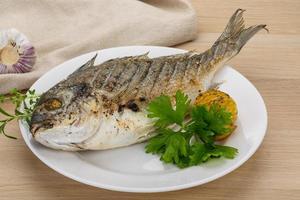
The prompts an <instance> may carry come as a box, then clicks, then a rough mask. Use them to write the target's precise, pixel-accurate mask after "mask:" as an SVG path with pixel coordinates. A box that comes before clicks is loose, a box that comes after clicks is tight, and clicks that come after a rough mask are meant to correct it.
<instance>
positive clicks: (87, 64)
mask: <svg viewBox="0 0 300 200" xmlns="http://www.w3.org/2000/svg"><path fill="white" fill-rule="evenodd" d="M97 56H98V54H97V53H96V55H95V56H94V57H93V58H92V59H90V60H89V61H87V62H86V63H85V64H84V65H82V66H81V67H79V68H78V69H77V70H76V71H75V72H79V71H82V70H84V69H87V68H89V67H92V66H94V63H95V60H96V58H97Z"/></svg>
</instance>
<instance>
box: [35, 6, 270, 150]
mask: <svg viewBox="0 0 300 200" xmlns="http://www.w3.org/2000/svg"><path fill="white" fill-rule="evenodd" d="M243 11H244V10H241V9H238V10H237V11H236V12H235V13H234V14H233V16H232V17H231V18H230V20H229V23H228V25H227V26H226V28H225V30H224V32H223V33H222V34H221V36H220V37H219V38H218V39H217V41H216V42H215V43H214V44H213V46H212V47H211V48H210V49H208V50H207V51H205V52H203V53H195V52H187V53H183V54H177V55H172V56H163V57H157V58H149V57H148V56H147V54H145V55H140V56H132V57H123V58H116V59H112V60H108V61H106V62H104V63H102V64H100V65H95V64H94V61H95V58H96V56H95V57H93V58H92V59H91V60H89V61H88V62H87V63H86V64H84V65H83V66H82V67H80V68H79V69H78V70H76V71H75V72H74V73H72V74H71V75H69V76H68V78H67V79H65V80H62V81H61V82H59V83H58V84H56V85H55V86H54V87H52V88H51V89H50V90H48V91H47V92H45V93H44V94H43V95H42V96H41V98H40V100H39V102H38V103H37V105H36V108H35V110H34V112H33V115H32V118H31V122H30V131H31V133H32V135H33V137H34V139H35V140H36V141H38V142H40V143H41V144H43V145H45V146H47V147H50V148H53V149H61V150H67V151H78V150H101V149H111V148H116V147H122V146H127V145H131V144H134V143H138V142H142V141H145V140H147V139H148V138H150V137H152V135H153V134H152V133H153V126H152V125H153V120H152V119H149V118H147V112H146V107H147V104H148V103H149V101H151V100H152V99H153V98H155V97H157V96H159V95H160V94H162V93H163V94H166V95H169V96H174V94H175V93H176V91H177V90H182V91H183V92H185V93H186V94H188V96H189V97H190V98H191V99H192V101H193V100H194V99H195V97H196V96H197V95H198V94H199V91H205V90H207V89H208V88H209V87H210V86H211V85H212V78H213V76H214V74H215V73H216V71H217V70H218V69H220V68H221V67H222V66H223V65H224V64H225V63H226V62H227V61H228V60H229V59H231V58H232V57H233V56H235V55H237V54H238V53H239V51H240V50H241V48H242V47H243V46H244V45H245V44H246V42H247V41H248V40H249V39H250V38H251V37H252V36H253V35H255V34H256V33H257V32H258V31H259V30H261V29H265V27H266V25H256V26H251V27H249V28H245V26H244V20H243V17H242V15H243Z"/></svg>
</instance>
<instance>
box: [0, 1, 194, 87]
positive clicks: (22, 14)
mask: <svg viewBox="0 0 300 200" xmlns="http://www.w3.org/2000/svg"><path fill="white" fill-rule="evenodd" d="M0 10H1V12H0V28H1V29H7V28H16V29H18V30H19V31H21V32H23V33H24V34H25V35H27V37H28V38H29V40H30V41H31V42H32V43H33V45H34V46H35V48H36V51H37V55H38V57H37V62H36V65H35V67H34V69H33V71H31V72H29V73H24V74H0V93H6V92H8V91H9V90H10V89H11V88H14V87H16V88H18V89H25V88H28V87H30V86H31V84H32V83H33V82H34V81H35V80H36V79H38V78H39V77H40V76H41V75H42V74H44V73H45V72H47V71H48V70H49V69H51V68H52V67H55V66H56V65H58V64H60V63H62V62H64V61H66V60H68V59H70V58H72V57H75V56H79V55H81V54H83V53H87V52H90V51H94V50H99V49H103V48H108V47H113V46H124V45H161V46H172V45H175V44H179V43H182V42H185V41H188V40H192V39H194V38H195V37H196V33H197V22H196V16H195V11H194V10H193V8H192V6H191V4H190V3H189V1H187V0H144V1H138V0H56V1H52V0H1V1H0Z"/></svg>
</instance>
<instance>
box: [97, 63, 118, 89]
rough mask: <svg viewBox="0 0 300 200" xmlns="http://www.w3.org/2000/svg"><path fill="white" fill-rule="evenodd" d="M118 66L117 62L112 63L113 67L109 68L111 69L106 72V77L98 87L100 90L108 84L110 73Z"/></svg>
mask: <svg viewBox="0 0 300 200" xmlns="http://www.w3.org/2000/svg"><path fill="white" fill-rule="evenodd" d="M118 66H119V65H118V62H117V63H115V64H114V65H113V68H111V69H110V70H109V73H108V75H107V76H106V79H105V80H104V82H103V84H102V86H101V87H100V88H99V89H100V90H101V89H105V87H106V88H108V87H109V86H110V83H111V80H109V79H110V77H111V75H112V73H113V72H114V71H115V69H116V68H117V67H118Z"/></svg>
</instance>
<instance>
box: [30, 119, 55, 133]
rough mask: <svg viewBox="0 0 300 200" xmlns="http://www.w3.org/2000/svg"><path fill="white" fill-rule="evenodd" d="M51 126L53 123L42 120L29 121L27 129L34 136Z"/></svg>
mask: <svg viewBox="0 0 300 200" xmlns="http://www.w3.org/2000/svg"><path fill="white" fill-rule="evenodd" d="M51 128H53V123H51V122H47V121H44V122H43V123H31V124H30V128H29V129H30V132H31V134H32V135H33V136H35V135H36V134H38V133H39V132H41V131H43V130H46V129H51Z"/></svg>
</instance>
